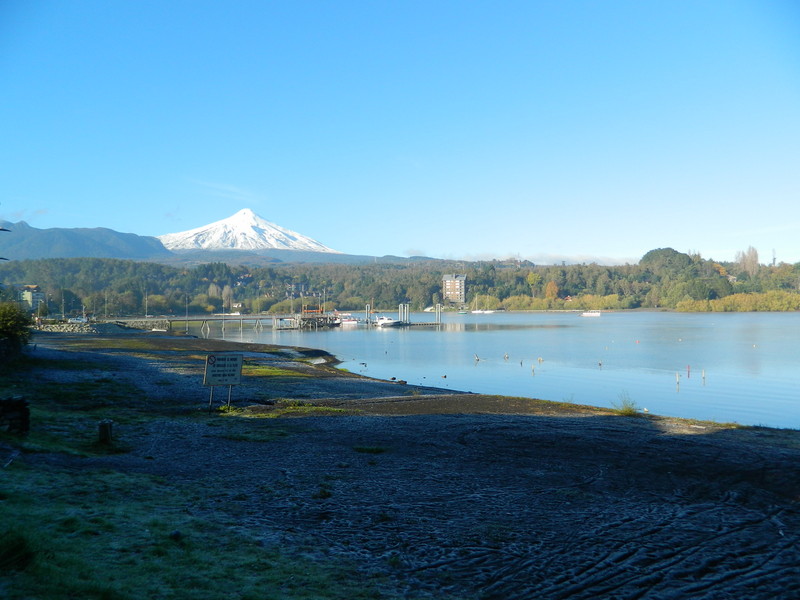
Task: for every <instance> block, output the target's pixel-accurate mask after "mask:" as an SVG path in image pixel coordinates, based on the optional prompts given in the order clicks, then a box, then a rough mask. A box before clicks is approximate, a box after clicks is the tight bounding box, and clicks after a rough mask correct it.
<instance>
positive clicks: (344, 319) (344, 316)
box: [334, 313, 358, 327]
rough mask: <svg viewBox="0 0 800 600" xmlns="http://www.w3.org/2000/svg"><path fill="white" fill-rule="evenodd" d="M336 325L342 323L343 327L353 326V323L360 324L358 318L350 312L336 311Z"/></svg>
mask: <svg viewBox="0 0 800 600" xmlns="http://www.w3.org/2000/svg"><path fill="white" fill-rule="evenodd" d="M334 325H340V326H342V327H351V326H353V325H358V319H356V318H355V317H354V316H353V315H351V314H350V313H336V320H335V321H334Z"/></svg>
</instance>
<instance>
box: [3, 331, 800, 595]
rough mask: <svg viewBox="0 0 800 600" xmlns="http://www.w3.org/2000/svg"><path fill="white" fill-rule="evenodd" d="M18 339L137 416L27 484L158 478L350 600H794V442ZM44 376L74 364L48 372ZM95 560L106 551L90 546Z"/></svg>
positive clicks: (169, 344) (201, 514)
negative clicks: (325, 572) (122, 390)
mask: <svg viewBox="0 0 800 600" xmlns="http://www.w3.org/2000/svg"><path fill="white" fill-rule="evenodd" d="M136 340H141V341H142V343H141V344H140V345H137V344H138V342H136ZM34 343H35V344H36V350H32V349H31V351H30V352H31V354H32V355H35V356H36V357H37V359H40V366H39V367H38V368H37V369H36V370H35V372H33V373H32V377H35V378H37V381H43V382H47V381H50V382H54V383H55V382H70V381H72V382H75V381H81V380H87V381H97V380H98V379H103V378H113V380H114V382H115V384H117V385H119V384H120V383H124V384H125V385H128V386H131V388H132V389H136V390H138V393H137V394H135V395H133V396H132V397H131V399H130V402H128V403H127V404H128V406H126V407H125V409H126V415H130V414H131V411H142V412H146V413H147V414H148V415H149V418H148V419H141V420H137V419H133V418H127V419H124V418H123V419H120V420H119V422H118V423H115V429H114V435H115V441H117V442H118V443H119V444H120V445H121V446H123V447H124V451H122V452H118V453H108V454H105V455H92V456H74V455H71V454H69V453H60V452H55V451H53V452H42V451H39V452H24V453H23V454H22V455H21V456H19V457H18V458H17V459H16V460H17V461H23V462H24V463H25V465H26V468H33V469H55V470H60V471H62V472H67V473H69V472H74V473H76V474H77V473H80V472H82V471H85V470H87V469H104V470H110V471H111V472H115V473H126V474H148V475H153V476H157V477H159V478H160V480H161V481H164V482H168V484H169V486H170V487H172V488H173V489H177V490H183V491H184V492H185V494H186V498H187V501H186V506H185V507H184V510H185V511H186V512H187V513H188V514H191V516H192V517H194V518H198V519H202V520H203V521H205V522H209V523H215V524H217V525H218V528H217V529H215V531H216V532H217V533H216V534H215V535H217V536H220V535H221V536H223V537H224V536H225V535H226V533H225V532H230V534H231V535H233V534H234V533H235V534H236V535H237V536H244V537H245V538H247V539H249V540H252V542H253V543H255V544H257V545H258V546H259V547H262V548H267V549H269V548H276V549H279V550H280V552H281V553H283V554H285V555H295V554H296V555H297V556H302V557H303V560H310V561H312V562H313V561H328V562H329V561H334V562H336V561H341V563H342V564H347V565H349V566H348V569H350V571H349V572H350V573H351V575H350V578H351V581H350V583H351V584H354V585H358V586H361V587H363V588H364V589H367V588H369V589H370V590H372V592H371V594H372V596H370V597H377V598H387V599H388V598H463V599H466V598H476V599H477V598H481V599H504V600H507V599H516V598H518V599H531V598H547V599H551V598H552V599H556V598H564V599H566V598H570V599H573V598H586V599H589V598H620V599H628V598H630V599H634V598H648V599H655V598H659V599H661V598H676V599H677V598H693V599H721V598H736V599H739V598H748V599H758V598H763V599H765V600H766V599H770V600H773V599H776V598H786V599H789V598H797V597H800V546H799V545H798V541H800V510H798V508H800V506H799V505H798V500H799V499H800V432H797V431H793V430H776V429H766V428H736V427H732V426H725V425H716V424H712V423H705V422H703V423H698V422H690V421H684V420H679V419H667V418H660V417H658V416H650V415H647V416H645V415H641V416H635V417H631V416H620V415H619V414H616V413H614V412H613V411H609V410H602V409H596V408H590V407H581V406H574V405H569V404H552V403H546V402H540V401H535V400H528V399H519V398H504V397H499V396H483V395H473V394H453V393H451V392H446V393H445V392H443V391H442V390H436V389H433V388H416V387H412V386H407V385H405V384H403V383H397V382H383V381H376V380H370V379H365V378H362V377H357V376H354V375H351V374H348V373H342V372H339V371H337V370H336V369H334V368H332V367H331V366H330V365H329V364H328V363H327V362H326V360H327V359H329V357H326V356H325V355H324V353H320V352H314V351H310V350H309V351H305V350H302V349H300V350H291V349H278V348H266V347H261V346H253V345H249V344H245V345H242V344H231V343H224V342H218V341H217V342H214V341H210V340H198V339H191V338H183V337H179V336H165V335H163V334H162V335H161V336H157V335H154V334H146V335H144V334H125V335H102V334H100V335H97V334H86V335H79V334H77V335H66V334H54V333H41V334H37V335H36V336H35V339H34ZM222 350H233V351H239V352H244V353H245V363H246V365H248V368H249V369H250V372H251V373H252V376H246V377H245V378H244V381H243V383H242V385H240V386H236V387H235V388H233V390H232V393H231V399H232V406H233V408H234V410H233V412H232V413H229V414H227V415H223V414H222V413H220V412H219V410H218V408H219V405H220V403H221V402H220V401H219V400H220V399H222V401H226V400H227V389H226V390H224V392H223V391H220V392H218V396H217V399H216V400H215V406H214V410H213V412H212V413H209V412H208V410H207V409H208V400H209V390H208V388H204V387H203V385H202V371H203V366H204V362H203V356H204V355H205V353H207V352H217V351H222ZM64 359H70V360H76V359H77V360H78V361H80V362H81V364H82V365H83V368H82V369H74V368H70V369H59V368H55V367H52V366H51V367H47V366H46V363H47V362H48V361H57V362H58V361H63V360H64ZM313 363H316V364H313ZM267 367H269V368H274V369H280V372H276V371H273V372H271V373H272V374H270V372H269V371H261V372H259V368H267ZM259 373H260V374H259ZM275 373H278V374H277V375H276V374H275ZM117 402H121V401H119V400H118V401H117ZM107 409H108V410H109V411H110V412H111V413H113V406H111V407H107ZM276 415H277V416H276ZM256 417H262V418H256ZM264 417H274V418H264ZM44 426H46V425H45V424H41V423H36V422H34V423H33V424H32V427H33V428H37V427H44ZM92 427H94V424H90V425H87V429H88V430H89V431H90V433H91V431H92V429H91V428H92ZM0 449H2V450H4V451H5V453H6V454H8V453H11V452H13V451H14V448H13V444H12V443H11V442H8V441H6V442H3V445H2V446H0ZM220 532H222V533H220ZM215 544H216V542H214V540H209V547H210V548H213V546H214V545H215ZM97 552H98V555H101V554H107V553H108V552H113V549H110V546H108V545H106V541H105V540H104V539H103V538H102V536H99V537H98V540H97ZM12 587H13V586H12ZM9 589H12V588H9ZM164 597H176V598H177V597H181V596H180V594H179V593H178V592H175V595H172V596H170V595H169V594H166V595H165V596H164ZM230 597H244V596H239V595H235V594H232V595H231V596H230ZM274 597H300V596H292V595H291V594H289V592H286V595H284V596H279V595H276V596H274ZM323 597H324V596H323ZM330 597H342V596H341V595H336V592H335V591H332V592H331V596H330Z"/></svg>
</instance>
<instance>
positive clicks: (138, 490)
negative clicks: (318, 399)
mask: <svg viewBox="0 0 800 600" xmlns="http://www.w3.org/2000/svg"><path fill="white" fill-rule="evenodd" d="M2 474H3V478H2V480H1V482H0V499H1V500H0V501H1V502H2V507H3V510H2V511H0V590H2V595H3V597H4V598H6V599H7V600H22V599H28V598H37V599H40V600H49V599H58V598H105V599H119V600H122V599H131V600H132V599H138V598H186V599H188V600H206V599H209V600H210V599H216V598H242V599H244V598H253V599H255V598H289V599H311V598H332V599H335V598H341V599H345V598H353V599H366V598H379V597H380V595H379V594H378V593H377V592H376V591H375V590H374V588H373V587H372V585H371V584H370V582H365V581H362V580H359V576H358V574H357V572H356V568H355V565H353V564H350V563H348V562H346V561H341V560H336V561H333V560H328V559H319V560H316V559H313V558H309V557H303V556H295V555H290V554H286V553H284V552H283V551H282V550H281V549H280V548H278V547H269V546H264V545H262V544H260V543H259V542H258V540H256V539H253V538H251V537H249V536H248V535H246V534H243V533H241V532H240V530H239V529H238V528H237V527H236V526H235V525H236V523H235V522H231V523H226V522H224V519H221V518H214V519H209V518H207V515H209V514H212V513H211V512H209V507H208V506H206V505H204V497H203V495H202V493H201V492H200V491H198V490H196V489H192V487H191V486H187V485H183V486H176V485H175V484H174V482H168V481H165V480H163V479H161V478H158V477H154V476H150V475H143V474H124V473H119V472H116V471H113V470H108V469H104V470H97V469H86V470H83V471H81V475H80V477H76V476H75V474H74V473H72V472H70V471H61V470H58V469H45V468H37V469H31V468H29V467H28V466H26V465H24V464H23V463H22V462H15V463H12V465H10V466H9V467H8V468H6V469H4V470H3V472H2ZM321 489H324V488H321ZM32 498H35V499H36V501H35V502H32V501H31V499H32ZM212 504H213V503H212ZM212 508H213V507H212ZM154 515H157V517H154Z"/></svg>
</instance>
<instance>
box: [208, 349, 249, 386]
mask: <svg viewBox="0 0 800 600" xmlns="http://www.w3.org/2000/svg"><path fill="white" fill-rule="evenodd" d="M243 360H244V357H243V355H242V354H233V353H225V354H209V355H208V356H206V371H205V374H204V375H203V385H239V384H240V383H241V382H242V362H243Z"/></svg>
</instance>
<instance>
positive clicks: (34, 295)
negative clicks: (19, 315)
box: [19, 285, 46, 312]
mask: <svg viewBox="0 0 800 600" xmlns="http://www.w3.org/2000/svg"><path fill="white" fill-rule="evenodd" d="M19 301H20V302H22V304H23V305H24V306H25V307H26V308H27V309H28V310H31V311H33V312H35V311H37V310H39V305H40V304H46V300H45V295H44V292H43V291H42V290H41V289H40V288H39V286H38V285H22V286H20V287H19Z"/></svg>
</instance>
